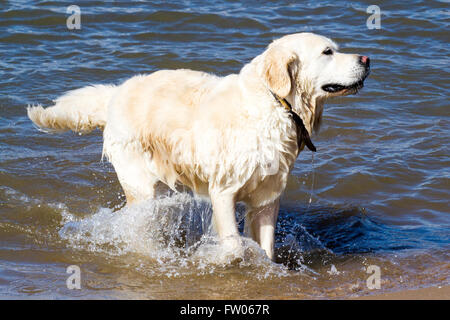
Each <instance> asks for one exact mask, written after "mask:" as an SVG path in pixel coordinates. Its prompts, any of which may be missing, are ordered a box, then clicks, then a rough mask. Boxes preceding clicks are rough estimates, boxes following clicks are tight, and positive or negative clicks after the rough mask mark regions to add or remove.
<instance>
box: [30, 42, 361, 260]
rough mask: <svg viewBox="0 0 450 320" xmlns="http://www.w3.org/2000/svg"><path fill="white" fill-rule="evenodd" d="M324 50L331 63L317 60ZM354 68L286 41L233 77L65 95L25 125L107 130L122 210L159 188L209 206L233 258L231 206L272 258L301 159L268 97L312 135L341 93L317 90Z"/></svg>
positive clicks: (354, 73)
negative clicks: (287, 106)
mask: <svg viewBox="0 0 450 320" xmlns="http://www.w3.org/2000/svg"><path fill="white" fill-rule="evenodd" d="M327 47H330V48H332V49H333V51H335V52H334V54H333V56H332V57H330V56H325V55H323V54H322V52H323V50H324V49H325V48H327ZM357 58H358V56H357V55H350V54H342V53H338V52H337V47H336V45H335V44H334V42H332V41H331V40H329V39H327V38H325V37H321V36H318V35H314V34H310V33H301V34H294V35H288V36H285V37H283V38H281V39H278V40H276V41H274V42H273V43H272V44H271V45H270V46H269V47H268V48H267V50H266V51H265V52H263V53H262V54H261V55H259V56H257V57H256V58H254V59H253V60H252V61H251V62H250V63H248V64H247V65H245V66H244V67H243V68H242V70H241V71H240V73H239V74H232V75H229V76H226V77H217V76H214V75H210V74H207V73H204V72H198V71H192V70H162V71H157V72H155V73H152V74H149V75H139V76H135V77H133V78H131V79H129V80H127V81H125V82H124V83H123V84H121V85H119V86H117V87H115V86H94V87H86V88H82V89H78V90H75V91H72V92H69V93H68V94H66V95H64V96H62V97H61V98H59V99H58V100H56V104H55V106H53V107H50V108H47V109H43V108H42V107H40V106H38V107H30V108H28V115H29V117H30V119H31V120H33V122H34V123H35V124H37V125H38V126H39V127H43V128H50V129H52V130H67V129H71V130H74V131H89V130H92V129H94V128H96V127H99V128H104V147H103V153H104V155H105V156H106V157H107V158H108V159H109V161H111V163H112V164H113V166H114V168H115V170H116V172H117V175H118V178H119V181H120V183H121V185H122V187H123V189H124V191H125V194H126V196H127V201H128V203H132V202H135V201H140V200H144V199H148V198H153V197H154V196H155V186H156V183H157V182H158V181H161V182H163V183H165V184H167V185H168V186H169V187H171V188H173V189H175V188H176V186H177V185H179V184H181V185H186V186H188V187H190V188H191V189H192V190H193V191H194V192H196V193H197V194H200V195H205V196H209V197H210V199H211V202H212V206H213V212H214V213H213V223H214V227H215V230H216V231H217V233H218V235H219V237H220V239H221V240H222V242H223V245H224V249H226V250H232V251H233V252H238V254H239V252H240V250H242V247H241V242H240V237H239V233H238V229H237V225H236V220H235V204H236V202H238V201H243V202H245V203H246V205H247V207H248V215H247V219H246V227H245V229H246V232H247V233H248V234H249V235H250V236H251V237H252V238H253V239H254V240H255V241H257V242H258V243H259V244H260V245H261V247H262V248H263V249H264V250H265V251H266V253H267V255H268V256H269V257H270V258H273V257H274V232H275V225H276V219H277V215H278V208H279V197H280V195H281V193H282V192H283V190H284V189H285V187H286V182H287V179H288V175H289V172H290V170H291V168H292V166H293V164H294V162H295V159H296V157H297V155H298V153H299V152H300V151H301V150H298V147H297V142H296V128H295V125H294V123H293V121H292V120H291V118H290V115H289V114H288V113H287V112H286V111H285V110H284V109H283V108H281V107H280V106H279V104H278V102H277V101H276V100H275V99H274V98H273V96H272V94H271V92H270V91H272V92H274V93H276V94H277V95H278V96H280V97H282V98H286V99H287V100H288V101H289V102H290V103H291V104H292V106H293V109H294V111H295V112H296V113H298V114H299V115H300V117H301V118H302V119H303V122H304V124H305V126H306V128H307V130H308V131H309V132H310V134H311V133H312V131H313V129H314V128H317V126H318V124H319V122H320V119H321V115H322V108H323V102H324V101H325V99H326V98H328V97H330V96H334V95H342V94H346V93H348V92H346V91H345V90H344V91H343V92H339V93H335V94H330V93H327V92H325V91H323V90H322V89H321V87H322V86H323V85H324V84H327V83H330V82H331V83H332V82H337V83H341V84H343V85H350V84H351V83H353V82H355V81H358V80H360V79H361V78H362V77H363V74H364V72H363V71H362V70H361V68H360V66H359V65H358V63H357V60H358V59H357ZM302 148H303V147H302Z"/></svg>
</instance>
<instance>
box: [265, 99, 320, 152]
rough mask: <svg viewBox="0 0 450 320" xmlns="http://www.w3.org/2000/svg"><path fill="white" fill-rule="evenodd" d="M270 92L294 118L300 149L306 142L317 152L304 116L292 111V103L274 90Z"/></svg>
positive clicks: (310, 148)
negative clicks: (304, 122)
mask: <svg viewBox="0 0 450 320" xmlns="http://www.w3.org/2000/svg"><path fill="white" fill-rule="evenodd" d="M270 93H271V94H272V95H273V97H274V98H275V100H277V101H278V103H279V104H280V105H281V106H282V107H283V108H284V109H285V110H286V111H287V112H289V114H290V115H291V117H292V120H294V123H295V126H296V127H297V145H298V149H299V152H300V149H301V148H302V143H305V145H306V146H307V147H308V149H309V150H311V151H313V152H316V147H315V146H314V144H313V143H312V141H311V138H310V137H309V132H308V130H306V128H305V125H304V124H303V121H302V118H300V117H299V115H298V114H296V113H295V112H294V111H292V106H291V104H290V103H289V102H288V101H287V100H286V99H282V98H280V97H279V96H277V95H276V94H275V93H274V92H272V91H270Z"/></svg>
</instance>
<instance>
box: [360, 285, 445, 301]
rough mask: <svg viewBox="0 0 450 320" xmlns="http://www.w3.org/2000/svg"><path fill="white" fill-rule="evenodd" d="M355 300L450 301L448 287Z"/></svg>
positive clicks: (405, 291)
mask: <svg viewBox="0 0 450 320" xmlns="http://www.w3.org/2000/svg"><path fill="white" fill-rule="evenodd" d="M357 300H450V286H439V287H430V288H421V289H414V290H404V291H398V292H389V293H383V294H375V295H370V296H364V297H358V298H357Z"/></svg>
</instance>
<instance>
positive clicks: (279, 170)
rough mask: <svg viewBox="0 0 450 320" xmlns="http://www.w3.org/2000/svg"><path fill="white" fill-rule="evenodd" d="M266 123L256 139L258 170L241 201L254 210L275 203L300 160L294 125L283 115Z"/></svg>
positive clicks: (243, 193)
mask: <svg viewBox="0 0 450 320" xmlns="http://www.w3.org/2000/svg"><path fill="white" fill-rule="evenodd" d="M271 121H272V122H271V123H270V122H269V123H266V125H265V126H263V130H261V133H260V135H259V137H258V139H257V149H258V150H257V157H256V163H255V170H254V172H253V174H252V175H251V176H250V178H249V179H248V181H246V183H245V184H244V186H243V187H242V189H241V190H240V192H239V193H238V197H239V198H240V200H242V201H245V202H247V203H249V204H250V205H251V206H253V207H259V206H262V205H266V204H268V203H271V202H273V201H274V200H275V199H276V198H278V197H279V196H280V194H281V193H282V192H283V190H284V188H285V187H286V183H287V178H288V175H289V172H290V170H291V168H292V166H293V164H294V162H295V159H296V157H297V152H298V149H297V148H298V147H297V140H296V131H295V125H294V124H293V123H292V122H291V121H292V120H291V119H290V118H289V116H287V115H285V114H281V115H280V116H279V117H277V118H274V119H271Z"/></svg>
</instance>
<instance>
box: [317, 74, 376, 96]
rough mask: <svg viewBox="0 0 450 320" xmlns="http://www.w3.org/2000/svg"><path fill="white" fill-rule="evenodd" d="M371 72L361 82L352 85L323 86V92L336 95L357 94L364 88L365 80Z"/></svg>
mask: <svg viewBox="0 0 450 320" xmlns="http://www.w3.org/2000/svg"><path fill="white" fill-rule="evenodd" d="M369 73H370V72H369V71H367V72H366V73H365V74H364V76H363V77H362V79H361V80H358V81H356V82H354V83H352V84H350V85H342V84H338V83H329V84H325V85H323V86H322V90H323V91H325V92H329V93H335V94H352V93H353V94H355V93H357V92H358V91H359V90H360V89H362V88H363V87H364V80H365V79H366V78H367V76H368V75H369Z"/></svg>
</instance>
